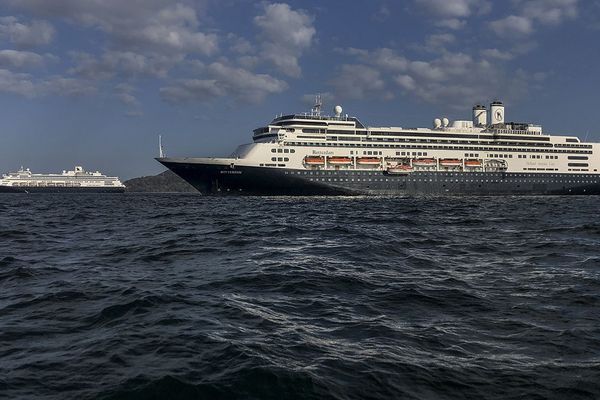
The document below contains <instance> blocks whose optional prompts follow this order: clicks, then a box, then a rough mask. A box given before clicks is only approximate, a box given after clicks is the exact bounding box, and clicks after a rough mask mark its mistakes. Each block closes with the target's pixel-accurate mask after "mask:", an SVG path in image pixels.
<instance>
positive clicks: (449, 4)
mask: <svg viewBox="0 0 600 400" xmlns="http://www.w3.org/2000/svg"><path fill="white" fill-rule="evenodd" d="M414 2H415V4H416V5H417V7H419V8H421V9H422V10H423V11H424V12H426V13H427V15H429V16H430V17H431V18H432V19H433V20H434V23H435V24H436V25H437V26H440V27H444V28H450V29H460V28H462V27H463V26H464V25H465V20H466V19H467V18H469V17H471V16H472V15H482V14H487V13H489V12H490V10H491V7H492V3H491V2H490V1H489V0H414Z"/></svg>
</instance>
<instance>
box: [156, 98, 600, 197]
mask: <svg viewBox="0 0 600 400" xmlns="http://www.w3.org/2000/svg"><path fill="white" fill-rule="evenodd" d="M321 106H322V104H321V101H320V99H319V98H317V101H316V104H315V106H314V107H313V108H312V110H311V111H310V112H306V113H300V114H288V115H279V116H277V117H276V118H275V119H274V120H272V121H271V123H269V124H268V125H266V126H262V127H259V128H257V129H255V130H254V131H253V137H252V139H253V141H252V143H249V144H244V145H241V146H239V147H238V148H237V149H236V150H235V152H234V153H233V154H232V155H231V156H230V157H226V158H212V157H211V158H195V157H194V158H169V157H165V156H164V155H163V152H162V146H161V150H160V157H159V158H157V160H158V161H159V162H160V163H162V164H163V165H165V166H166V167H167V168H169V169H170V170H172V171H173V172H175V173H176V174H177V175H179V176H180V177H182V178H183V179H185V180H186V181H187V182H189V183H190V184H192V185H193V186H194V187H195V188H196V189H198V191H200V192H201V193H203V194H207V195H389V194H401V195H404V194H409V195H410V194H457V195H563V194H577V195H588V194H600V173H599V172H598V169H600V159H599V156H598V154H599V152H600V147H599V146H600V144H598V143H586V142H582V141H581V140H580V139H579V138H577V137H575V136H560V135H548V134H546V133H544V132H543V130H542V127H541V126H540V125H536V124H531V123H523V122H507V121H505V114H504V112H505V106H504V104H503V103H502V102H500V101H494V102H492V103H491V104H490V106H489V108H488V107H486V106H483V105H480V104H478V105H476V106H474V107H473V113H472V118H471V119H469V120H458V121H449V120H448V119H447V118H435V119H434V120H433V126H432V127H431V128H403V127H371V126H365V125H363V124H362V123H361V122H360V121H359V119H358V118H356V117H352V116H348V115H347V114H343V110H342V107H340V106H336V107H335V108H334V114H333V115H331V116H325V115H322V114H321Z"/></svg>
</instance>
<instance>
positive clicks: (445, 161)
mask: <svg viewBox="0 0 600 400" xmlns="http://www.w3.org/2000/svg"><path fill="white" fill-rule="evenodd" d="M440 165H441V166H443V167H460V166H462V160H459V159H458V158H442V159H441V160H440Z"/></svg>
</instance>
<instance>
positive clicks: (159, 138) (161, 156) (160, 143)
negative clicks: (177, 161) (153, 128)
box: [158, 135, 165, 158]
mask: <svg viewBox="0 0 600 400" xmlns="http://www.w3.org/2000/svg"><path fill="white" fill-rule="evenodd" d="M158 157H159V158H164V157H165V151H164V149H163V145H162V135H158Z"/></svg>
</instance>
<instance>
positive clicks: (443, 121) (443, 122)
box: [442, 118, 450, 126]
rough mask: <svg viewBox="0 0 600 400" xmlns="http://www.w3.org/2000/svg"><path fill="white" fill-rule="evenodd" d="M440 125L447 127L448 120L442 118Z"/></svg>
mask: <svg viewBox="0 0 600 400" xmlns="http://www.w3.org/2000/svg"><path fill="white" fill-rule="evenodd" d="M442 124H443V125H444V126H448V125H449V124H450V121H449V120H448V118H442Z"/></svg>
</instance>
